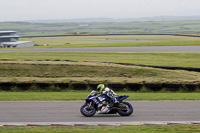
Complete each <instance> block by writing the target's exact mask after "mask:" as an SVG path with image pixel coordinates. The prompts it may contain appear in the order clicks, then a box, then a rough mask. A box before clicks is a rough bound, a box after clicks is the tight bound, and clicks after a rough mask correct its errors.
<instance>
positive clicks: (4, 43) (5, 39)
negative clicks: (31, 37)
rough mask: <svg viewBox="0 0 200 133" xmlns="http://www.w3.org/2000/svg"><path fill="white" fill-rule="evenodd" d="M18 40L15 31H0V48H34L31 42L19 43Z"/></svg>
mask: <svg viewBox="0 0 200 133" xmlns="http://www.w3.org/2000/svg"><path fill="white" fill-rule="evenodd" d="M19 38H20V36H18V35H16V31H0V48H9V47H32V46H35V44H34V42H33V41H19Z"/></svg>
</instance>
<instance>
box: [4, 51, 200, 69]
mask: <svg viewBox="0 0 200 133" xmlns="http://www.w3.org/2000/svg"><path fill="white" fill-rule="evenodd" d="M0 59H1V60H2V59H8V60H18V61H24V60H73V61H91V62H117V63H133V64H143V65H154V66H179V67H199V63H200V53H81V52H79V53H78V52H77V53H64V52H63V53H54V52H52V53H0Z"/></svg>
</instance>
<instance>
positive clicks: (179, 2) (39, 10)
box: [0, 0, 200, 21]
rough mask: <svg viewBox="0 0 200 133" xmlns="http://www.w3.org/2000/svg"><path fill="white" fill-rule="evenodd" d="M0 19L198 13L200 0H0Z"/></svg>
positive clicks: (123, 16)
mask: <svg viewBox="0 0 200 133" xmlns="http://www.w3.org/2000/svg"><path fill="white" fill-rule="evenodd" d="M0 14H1V15H0V21H23V20H40V19H76V18H99V17H107V18H138V17H152V16H193V15H200V0H0Z"/></svg>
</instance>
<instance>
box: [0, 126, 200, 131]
mask: <svg viewBox="0 0 200 133" xmlns="http://www.w3.org/2000/svg"><path fill="white" fill-rule="evenodd" d="M0 132H1V133H24V132H29V133H35V132H40V133H57V132H59V133H82V132H84V133H98V132H109V133H125V132H126V133H133V132H136V133H191V132H193V133H194V132H200V126H199V125H184V126H183V125H182V126H181V125H178V126H152V125H149V126H120V127H115V126H104V127H102V126H101V127H88V126H84V127H0Z"/></svg>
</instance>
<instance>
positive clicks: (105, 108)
mask: <svg viewBox="0 0 200 133" xmlns="http://www.w3.org/2000/svg"><path fill="white" fill-rule="evenodd" d="M101 94H106V95H107V96H108V97H110V98H111V99H112V100H113V103H119V101H118V100H117V98H116V97H117V96H118V95H117V94H116V93H115V92H114V91H113V90H111V89H109V88H108V87H105V88H104V89H103V91H101V92H99V91H96V93H94V94H92V95H93V96H96V95H101ZM103 102H104V101H102V102H101V103H99V104H98V111H97V113H106V112H109V111H110V107H112V106H113V104H110V105H105V104H102V103H103Z"/></svg>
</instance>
